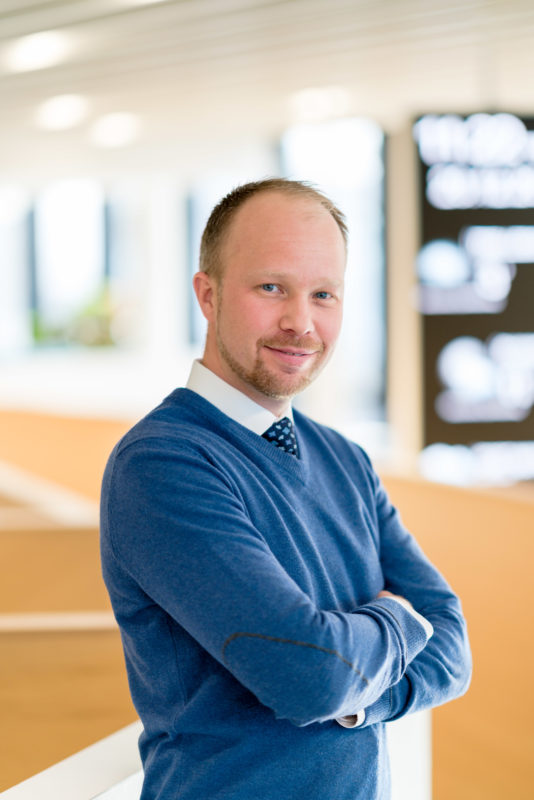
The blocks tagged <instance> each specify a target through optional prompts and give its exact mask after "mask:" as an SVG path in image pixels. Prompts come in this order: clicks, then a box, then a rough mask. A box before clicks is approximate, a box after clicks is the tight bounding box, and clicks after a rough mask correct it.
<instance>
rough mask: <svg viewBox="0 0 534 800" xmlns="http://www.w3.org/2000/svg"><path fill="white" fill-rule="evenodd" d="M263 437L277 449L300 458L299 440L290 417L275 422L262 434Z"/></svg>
mask: <svg viewBox="0 0 534 800" xmlns="http://www.w3.org/2000/svg"><path fill="white" fill-rule="evenodd" d="M262 436H263V438H264V439H267V441H268V442H271V444H274V446H275V447H279V448H280V449H281V450H284V451H285V452H286V453H290V455H292V456H298V445H297V439H296V436H295V433H294V431H293V423H292V422H291V420H290V419H289V417H282V419H280V420H278V422H273V424H272V425H271V427H270V428H268V429H267V430H266V431H265V433H262Z"/></svg>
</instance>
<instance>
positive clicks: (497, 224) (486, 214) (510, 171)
mask: <svg viewBox="0 0 534 800" xmlns="http://www.w3.org/2000/svg"><path fill="white" fill-rule="evenodd" d="M414 139H415V142H416V146H417V151H418V156H419V165H420V169H419V202H420V210H421V247H420V250H419V253H418V257H417V265H416V267H417V275H418V305H419V310H420V312H421V314H422V337H423V363H424V444H425V446H428V445H431V444H433V443H437V442H443V443H447V444H458V445H469V446H471V445H473V444H474V443H476V442H485V443H491V442H501V443H503V442H525V443H527V442H532V441H533V440H534V118H529V119H525V118H519V117H517V116H515V115H512V114H505V113H497V114H482V113H477V114H472V115H470V116H459V115H453V114H444V115H436V114H432V115H426V116H423V117H421V118H420V119H419V120H418V121H417V122H416V123H415V125H414Z"/></svg>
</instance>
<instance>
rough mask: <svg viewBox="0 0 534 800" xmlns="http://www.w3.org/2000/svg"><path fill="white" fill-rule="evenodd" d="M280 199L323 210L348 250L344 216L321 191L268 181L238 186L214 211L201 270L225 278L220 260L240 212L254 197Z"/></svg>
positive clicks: (295, 183)
mask: <svg viewBox="0 0 534 800" xmlns="http://www.w3.org/2000/svg"><path fill="white" fill-rule="evenodd" d="M268 195H279V196H282V197H288V198H296V199H298V198H301V199H302V200H307V201H309V202H310V204H314V205H316V206H317V207H318V208H323V209H324V210H325V211H326V212H327V213H328V214H329V215H330V216H331V217H332V219H333V220H334V222H335V223H336V225H337V227H338V229H339V232H340V234H341V237H342V239H343V244H344V247H345V250H347V247H348V230H347V225H346V222H345V216H344V214H343V213H342V212H341V211H340V210H339V209H338V208H337V206H336V205H335V204H334V203H333V202H332V201H331V200H330V199H329V198H328V197H327V196H326V195H325V194H323V192H321V191H320V190H318V189H316V188H315V187H314V186H313V185H312V184H310V183H307V182H305V181H293V180H288V179H285V178H268V179H266V180H263V181H256V182H252V183H248V184H243V185H242V186H238V187H236V188H235V189H233V190H232V191H231V192H229V193H228V194H227V195H226V196H225V197H223V198H222V199H221V200H220V201H219V203H217V205H216V206H215V207H214V209H213V210H212V212H211V214H210V217H209V219H208V222H207V223H206V227H205V229H204V232H203V234H202V241H201V248H200V265H199V267H200V270H201V271H202V272H206V273H207V274H208V275H211V276H213V277H215V278H216V279H217V280H220V279H221V278H222V275H223V272H224V265H223V264H222V260H221V256H222V250H223V248H224V244H225V242H226V240H227V238H228V236H229V234H230V232H231V230H232V228H233V225H234V223H235V218H236V217H237V216H238V214H239V212H240V210H241V209H242V208H244V207H245V206H247V205H248V204H249V201H251V200H253V199H254V198H255V197H263V196H268Z"/></svg>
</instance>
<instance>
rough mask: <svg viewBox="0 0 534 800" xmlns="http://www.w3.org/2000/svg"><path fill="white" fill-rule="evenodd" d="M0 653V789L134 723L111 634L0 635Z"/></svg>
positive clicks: (118, 647) (113, 633) (114, 634)
mask: <svg viewBox="0 0 534 800" xmlns="http://www.w3.org/2000/svg"><path fill="white" fill-rule="evenodd" d="M0 627H1V626H0ZM0 651H1V653H2V657H1V658H0V708H1V709H2V712H1V713H2V725H1V726H0V791H2V790H4V789H7V788H8V787H9V786H12V785H14V784H15V783H18V782H19V781H22V780H24V779H25V778H28V777H30V776H31V775H33V774H35V773H36V772H38V771H40V770H42V769H45V768H46V767H48V766H51V765H52V764H54V763H56V762H57V761H59V760H61V759H63V758H65V757H67V756H69V755H71V754H72V753H75V752H77V751H78V750H80V749H81V748H83V747H86V746H87V745H89V744H92V743H93V742H95V741H97V740H98V739H101V738H102V737H104V736H107V735H108V734H111V733H113V732H114V731H116V730H118V729H119V728H121V727H123V726H124V725H127V724H129V723H130V722H133V721H134V720H135V719H136V714H135V711H134V709H133V706H132V703H131V700H130V696H129V692H128V686H127V680H126V672H125V669H124V663H123V656H122V649H121V644H120V637H119V632H118V630H116V629H113V630H110V629H105V630H98V629H95V630H53V629H49V630H42V631H29V632H28V631H21V632H13V631H11V632H6V631H4V632H2V631H1V630H0Z"/></svg>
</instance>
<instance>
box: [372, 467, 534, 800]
mask: <svg viewBox="0 0 534 800" xmlns="http://www.w3.org/2000/svg"><path fill="white" fill-rule="evenodd" d="M385 483H386V486H387V489H388V491H389V494H390V497H391V498H392V500H393V501H394V502H395V504H396V505H397V506H398V507H399V508H400V509H401V511H402V516H403V518H404V521H405V523H406V524H407V526H408V527H409V528H410V529H411V530H412V532H413V533H414V534H415V535H416V537H417V539H418V541H419V543H420V544H421V546H422V547H423V549H424V550H425V552H426V553H427V554H428V555H429V557H430V558H431V559H432V560H433V561H434V562H435V563H436V564H437V565H438V566H439V568H440V569H441V570H442V572H443V573H444V574H445V576H446V577H447V579H448V580H449V582H450V583H451V584H452V586H453V588H454V589H455V590H456V591H457V592H458V594H459V595H460V597H461V599H462V602H463V606H464V611H465V615H466V618H467V621H468V626H469V634H470V639H471V645H472V650H473V659H474V672H473V681H472V685H471V688H470V689H469V691H468V693H467V694H466V695H465V696H464V697H463V698H461V699H459V700H456V701H454V702H453V703H450V704H448V705H446V706H443V707H442V708H438V709H436V710H435V711H434V712H433V731H434V734H433V735H434V740H433V786H434V800H453V799H454V800H502V798H503V797H509V798H513V800H530V798H532V763H533V761H534V727H533V725H532V719H533V716H534V694H533V693H532V688H531V682H532V675H533V674H534V643H533V641H532V635H531V634H532V626H533V620H534V592H533V589H532V578H531V570H532V564H533V563H534V487H531V489H530V491H528V490H527V489H526V488H525V489H524V491H523V492H518V491H511V492H506V491H494V492H489V491H471V490H469V491H468V490H463V489H457V488H453V487H448V486H438V485H435V484H431V483H426V482H424V481H419V480H408V479H402V478H396V477H389V478H387V477H386V479H385Z"/></svg>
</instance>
